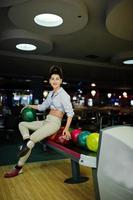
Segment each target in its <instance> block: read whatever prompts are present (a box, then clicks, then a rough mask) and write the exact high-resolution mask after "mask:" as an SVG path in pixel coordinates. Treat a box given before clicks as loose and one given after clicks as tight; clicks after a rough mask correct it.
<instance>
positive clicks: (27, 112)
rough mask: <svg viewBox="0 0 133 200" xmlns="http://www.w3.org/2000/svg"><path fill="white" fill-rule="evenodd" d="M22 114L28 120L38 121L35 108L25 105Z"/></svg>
mask: <svg viewBox="0 0 133 200" xmlns="http://www.w3.org/2000/svg"><path fill="white" fill-rule="evenodd" d="M21 116H22V119H23V120H24V121H26V122H32V121H36V111H35V110H34V109H33V108H30V107H25V108H24V109H23V110H22V112H21Z"/></svg>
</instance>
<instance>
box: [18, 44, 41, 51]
mask: <svg viewBox="0 0 133 200" xmlns="http://www.w3.org/2000/svg"><path fill="white" fill-rule="evenodd" d="M16 48H17V49H19V50H22V51H33V50H35V49H36V48H37V47H36V46H35V45H33V44H24V43H21V44H17V45H16Z"/></svg>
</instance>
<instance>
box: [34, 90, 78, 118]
mask: <svg viewBox="0 0 133 200" xmlns="http://www.w3.org/2000/svg"><path fill="white" fill-rule="evenodd" d="M47 108H50V109H57V110H60V111H61V112H64V113H66V115H67V116H71V117H73V115H74V112H73V107H72V103H71V100H70V96H69V95H68V93H67V92H66V91H65V90H64V89H63V88H62V87H61V88H60V89H59V90H58V91H57V93H54V91H50V92H49V94H48V96H47V98H46V100H45V101H44V102H43V103H42V104H39V105H38V110H39V111H44V110H46V109H47Z"/></svg>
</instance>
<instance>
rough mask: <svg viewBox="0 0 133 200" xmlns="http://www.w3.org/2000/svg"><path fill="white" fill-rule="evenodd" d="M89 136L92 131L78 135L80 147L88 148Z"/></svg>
mask: <svg viewBox="0 0 133 200" xmlns="http://www.w3.org/2000/svg"><path fill="white" fill-rule="evenodd" d="M89 134H90V131H82V132H81V133H80V134H79V135H78V144H79V146H81V147H84V148H87V146H86V139H87V136H88V135H89Z"/></svg>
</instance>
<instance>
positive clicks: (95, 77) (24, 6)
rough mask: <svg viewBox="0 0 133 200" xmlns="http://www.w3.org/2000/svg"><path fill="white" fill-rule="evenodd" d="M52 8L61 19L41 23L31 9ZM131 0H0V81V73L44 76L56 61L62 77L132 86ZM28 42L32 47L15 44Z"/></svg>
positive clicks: (25, 76) (132, 5)
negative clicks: (53, 24) (52, 23)
mask: <svg viewBox="0 0 133 200" xmlns="http://www.w3.org/2000/svg"><path fill="white" fill-rule="evenodd" d="M41 13H54V14H58V15H60V16H62V18H63V20H64V23H63V24H62V25H60V26H58V27H53V28H51V27H50V28H48V27H42V26H39V25H37V24H35V23H34V20H33V19H34V17H35V15H36V14H41ZM132 19H133V1H132V0H100V1H99V0H95V1H94V0H73V1H72V0H0V60H1V70H0V77H1V78H0V84H1V82H3V77H5V78H8V82H9V84H10V82H11V81H12V78H14V77H15V78H16V80H19V79H21V78H25V79H27V78H34V77H38V78H39V77H40V78H43V79H46V78H47V74H48V69H49V67H50V66H51V65H53V64H59V65H61V66H62V68H63V71H64V77H65V80H66V81H76V82H77V81H82V80H85V81H88V82H96V83H98V84H99V85H100V86H101V87H106V88H108V87H115V88H127V89H132V88H133V65H124V64H123V63H122V61H123V60H127V59H131V58H133V26H132ZM24 42H25V43H32V44H34V45H36V46H37V49H36V50H35V51H31V52H26V51H25V52H24V51H21V50H17V49H16V48H15V46H16V44H17V43H24ZM9 80H10V81H9Z"/></svg>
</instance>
